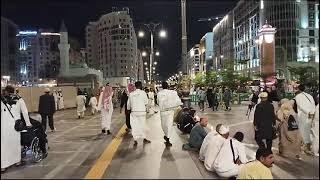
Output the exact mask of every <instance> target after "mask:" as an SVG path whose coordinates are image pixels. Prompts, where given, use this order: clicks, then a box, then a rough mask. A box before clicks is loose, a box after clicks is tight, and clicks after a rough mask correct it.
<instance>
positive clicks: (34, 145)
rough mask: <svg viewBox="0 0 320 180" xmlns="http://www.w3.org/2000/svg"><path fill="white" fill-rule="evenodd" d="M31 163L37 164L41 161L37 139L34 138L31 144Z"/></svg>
mask: <svg viewBox="0 0 320 180" xmlns="http://www.w3.org/2000/svg"><path fill="white" fill-rule="evenodd" d="M31 150H32V161H33V162H35V163H37V162H40V161H41V160H42V151H41V149H40V146H39V138H37V137H35V138H34V139H33V140H32V142H31Z"/></svg>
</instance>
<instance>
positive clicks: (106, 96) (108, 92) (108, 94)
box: [102, 85, 113, 111]
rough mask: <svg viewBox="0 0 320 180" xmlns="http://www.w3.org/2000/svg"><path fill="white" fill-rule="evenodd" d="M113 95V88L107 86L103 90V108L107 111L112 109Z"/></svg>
mask: <svg viewBox="0 0 320 180" xmlns="http://www.w3.org/2000/svg"><path fill="white" fill-rule="evenodd" d="M112 95H113V90H112V87H111V86H109V85H107V86H106V87H104V90H103V98H102V103H103V108H104V109H105V110H107V111H109V108H110V102H112V101H111V99H112Z"/></svg>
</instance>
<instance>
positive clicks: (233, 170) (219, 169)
mask: <svg viewBox="0 0 320 180" xmlns="http://www.w3.org/2000/svg"><path fill="white" fill-rule="evenodd" d="M231 140H232V145H233V150H234V157H235V159H237V158H238V157H239V160H240V161H241V163H242V164H245V163H247V162H248V159H247V156H246V152H245V147H244V144H242V143H241V142H239V141H237V140H236V139H231ZM213 167H214V169H215V171H216V173H217V174H218V175H219V176H220V177H232V176H237V175H238V173H239V169H240V167H241V165H237V164H235V163H234V161H233V154H232V150H231V145H230V139H228V140H226V141H225V142H224V143H223V145H222V147H221V151H220V152H219V154H218V156H217V158H216V160H215V162H214V164H213Z"/></svg>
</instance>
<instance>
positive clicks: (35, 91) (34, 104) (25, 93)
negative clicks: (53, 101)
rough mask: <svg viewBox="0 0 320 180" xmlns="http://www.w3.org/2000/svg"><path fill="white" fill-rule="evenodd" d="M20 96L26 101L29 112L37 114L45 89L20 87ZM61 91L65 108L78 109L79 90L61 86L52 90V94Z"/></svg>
mask: <svg viewBox="0 0 320 180" xmlns="http://www.w3.org/2000/svg"><path fill="white" fill-rule="evenodd" d="M18 89H19V95H20V96H21V97H22V98H23V100H24V101H25V103H26V105H27V108H28V111H29V112H37V111H38V106H39V98H40V96H41V95H43V94H44V89H45V88H42V87H19V88H18ZM58 89H61V91H62V95H63V99H64V107H65V108H74V107H76V102H75V101H76V97H77V88H76V87H72V86H61V87H53V88H50V90H51V93H52V92H53V90H58Z"/></svg>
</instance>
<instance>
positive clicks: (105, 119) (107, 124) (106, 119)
mask: <svg viewBox="0 0 320 180" xmlns="http://www.w3.org/2000/svg"><path fill="white" fill-rule="evenodd" d="M110 96H111V98H109V111H107V110H106V109H105V108H104V106H103V101H102V99H103V92H101V93H100V96H99V102H98V109H99V110H101V127H102V129H105V130H110V128H111V118H112V113H113V104H112V96H113V92H112V94H111V95H110Z"/></svg>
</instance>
